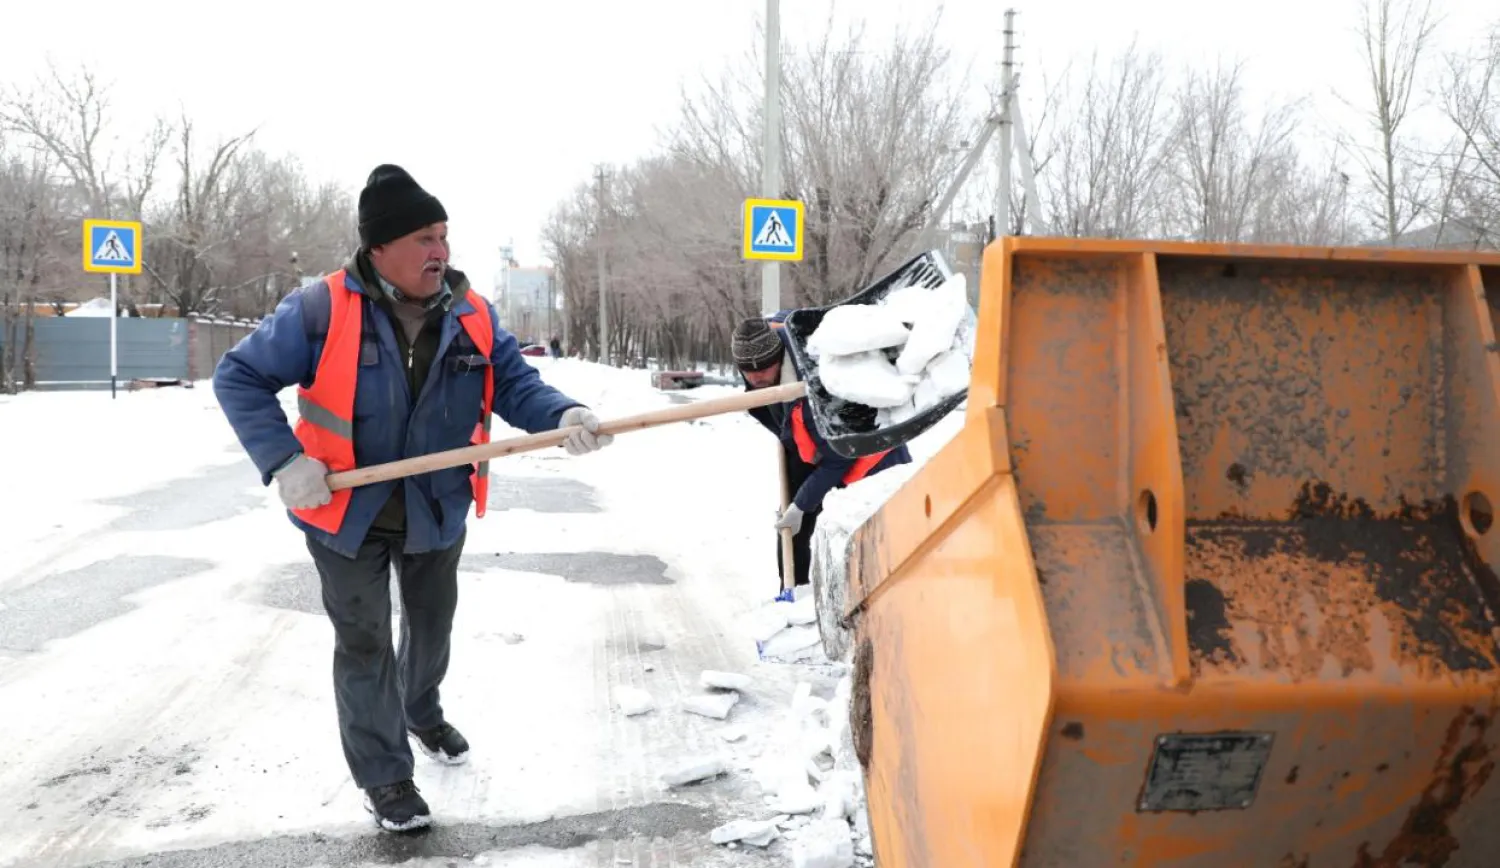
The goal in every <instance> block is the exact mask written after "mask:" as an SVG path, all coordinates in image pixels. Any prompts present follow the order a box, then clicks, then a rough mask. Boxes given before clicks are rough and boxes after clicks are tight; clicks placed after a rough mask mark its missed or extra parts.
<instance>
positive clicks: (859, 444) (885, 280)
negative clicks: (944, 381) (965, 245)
mask: <svg viewBox="0 0 1500 868" xmlns="http://www.w3.org/2000/svg"><path fill="white" fill-rule="evenodd" d="M952 276H953V272H952V270H951V269H949V267H948V263H947V262H945V261H944V260H943V257H942V254H940V253H939V252H938V251H936V250H929V251H927V252H925V253H919V254H917V255H916V256H913V257H912V258H911V259H909V260H907V261H906V262H905V263H903V264H902V265H901V266H900V267H899V268H897V269H895V270H894V271H892V272H890V273H889V274H887V275H885V276H884V277H882V278H880V279H879V280H877V281H875V282H874V283H872V284H870V285H869V286H867V287H865V288H864V289H862V290H860V291H859V292H857V293H855V294H854V295H852V296H850V297H849V298H846V299H844V300H843V301H841V302H837V303H835V304H831V305H828V306H826V307H808V308H798V309H797V310H794V311H792V312H791V313H789V314H787V318H786V323H785V326H784V327H785V329H786V337H787V344H788V346H789V347H790V348H791V351H792V360H793V362H794V363H795V364H796V366H797V370H798V372H799V373H800V374H801V375H802V379H803V381H804V382H805V383H806V384H807V403H808V406H809V407H810V408H811V409H812V421H813V425H814V426H815V427H816V428H817V430H818V434H819V435H821V436H822V437H823V439H824V440H826V441H828V446H829V448H830V449H832V450H833V451H834V452H836V453H838V454H839V455H840V456H842V457H844V458H861V457H864V456H866V455H875V454H877V453H880V452H884V451H886V450H888V449H894V448H896V447H897V446H901V445H903V444H905V443H908V442H910V441H911V440H913V439H915V438H917V437H918V436H920V435H921V434H923V433H925V432H926V431H927V430H928V429H930V428H931V427H932V426H934V425H936V424H937V423H938V422H940V421H942V419H943V417H944V416H947V415H948V414H949V413H951V412H952V411H953V410H954V409H955V408H957V407H958V405H959V404H962V403H963V402H964V400H965V399H967V398H968V397H969V390H968V389H967V388H965V389H964V390H963V391H961V392H957V393H955V394H953V395H949V396H948V397H947V398H944V399H943V400H942V401H940V402H939V403H937V404H935V405H934V406H932V407H929V408H928V409H926V410H923V411H922V412H920V413H918V414H916V415H915V416H912V417H911V418H909V419H907V420H906V421H904V422H900V423H897V424H895V425H888V426H886V427H881V426H879V425H878V424H876V421H875V419H876V410H875V408H873V407H867V406H865V405H863V404H855V403H852V402H849V401H845V400H843V399H842V398H837V397H835V396H833V395H831V394H829V393H828V390H827V389H825V388H824V387H823V381H822V379H821V378H820V377H819V376H818V361H817V359H815V358H813V356H812V354H811V353H809V352H808V350H807V339H808V338H809V337H811V336H812V333H813V332H814V331H817V328H818V326H819V325H820V324H821V323H822V322H823V317H824V315H825V314H827V313H828V311H830V310H833V309H834V308H836V307H843V306H845V305H850V304H878V303H880V301H881V300H882V299H884V298H885V297H886V296H888V295H890V294H891V293H892V292H894V291H895V290H898V289H902V288H904V287H908V286H924V287H927V288H928V289H935V288H937V287H938V286H941V285H942V284H943V282H944V281H946V280H947V279H948V278H950V277H952Z"/></svg>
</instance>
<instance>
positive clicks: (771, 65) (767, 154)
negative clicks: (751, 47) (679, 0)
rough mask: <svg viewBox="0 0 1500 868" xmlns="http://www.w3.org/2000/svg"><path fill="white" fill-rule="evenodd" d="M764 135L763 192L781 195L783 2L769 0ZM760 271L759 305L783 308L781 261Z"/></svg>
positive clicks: (769, 309) (764, 265)
mask: <svg viewBox="0 0 1500 868" xmlns="http://www.w3.org/2000/svg"><path fill="white" fill-rule="evenodd" d="M764 114H765V125H766V128H765V136H764V142H763V145H762V152H761V177H760V186H761V194H762V195H763V196H765V197H766V198H767V199H780V198H781V3H780V0H766V98H765V111H764ZM761 267H762V271H761V273H760V306H761V312H762V313H764V314H772V313H775V312H776V311H778V310H780V309H781V263H780V262H776V261H774V260H772V261H768V262H764V263H762V265H761Z"/></svg>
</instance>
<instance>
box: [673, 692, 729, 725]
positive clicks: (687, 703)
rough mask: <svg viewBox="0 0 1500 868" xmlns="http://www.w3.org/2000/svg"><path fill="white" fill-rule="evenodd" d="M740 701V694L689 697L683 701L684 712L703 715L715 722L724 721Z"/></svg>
mask: <svg viewBox="0 0 1500 868" xmlns="http://www.w3.org/2000/svg"><path fill="white" fill-rule="evenodd" d="M739 701H740V695H739V694H738V693H705V694H700V695H698V696H689V697H688V698H687V699H684V700H683V701H682V708H683V710H684V711H689V712H692V713H693V714H701V715H703V716H704V717H712V718H713V719H715V720H723V719H724V718H726V717H728V716H729V710H730V709H732V708H734V705H735V703H737V702H739Z"/></svg>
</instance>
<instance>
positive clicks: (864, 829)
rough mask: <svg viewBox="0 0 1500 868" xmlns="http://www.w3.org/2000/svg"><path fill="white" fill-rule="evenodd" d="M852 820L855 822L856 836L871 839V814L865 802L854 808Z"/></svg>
mask: <svg viewBox="0 0 1500 868" xmlns="http://www.w3.org/2000/svg"><path fill="white" fill-rule="evenodd" d="M852 819H853V821H854V834H856V835H858V836H859V837H861V838H869V837H870V813H869V810H868V809H867V808H866V807H865V805H864V802H863V801H861V802H860V803H859V804H857V805H855V806H854V811H853V817H852Z"/></svg>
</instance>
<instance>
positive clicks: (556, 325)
mask: <svg viewBox="0 0 1500 868" xmlns="http://www.w3.org/2000/svg"><path fill="white" fill-rule="evenodd" d="M490 301H492V302H494V304H495V311H496V312H497V313H499V314H500V325H501V327H502V328H504V329H505V330H506V331H508V332H510V333H511V334H513V335H515V336H516V340H518V341H520V342H521V344H522V346H524V345H526V344H542V345H546V343H547V342H548V341H549V340H551V339H552V336H553V335H559V336H560V335H561V334H562V316H561V311H560V310H559V308H558V304H557V302H558V298H557V283H556V276H555V275H554V273H553V270H552V268H550V267H547V266H540V267H535V268H527V267H524V266H522V265H521V263H519V262H517V261H516V260H515V257H514V248H512V247H511V246H510V245H504V246H502V247H501V248H500V271H499V273H498V274H496V275H495V290H494V293H493V295H491V297H490Z"/></svg>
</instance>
